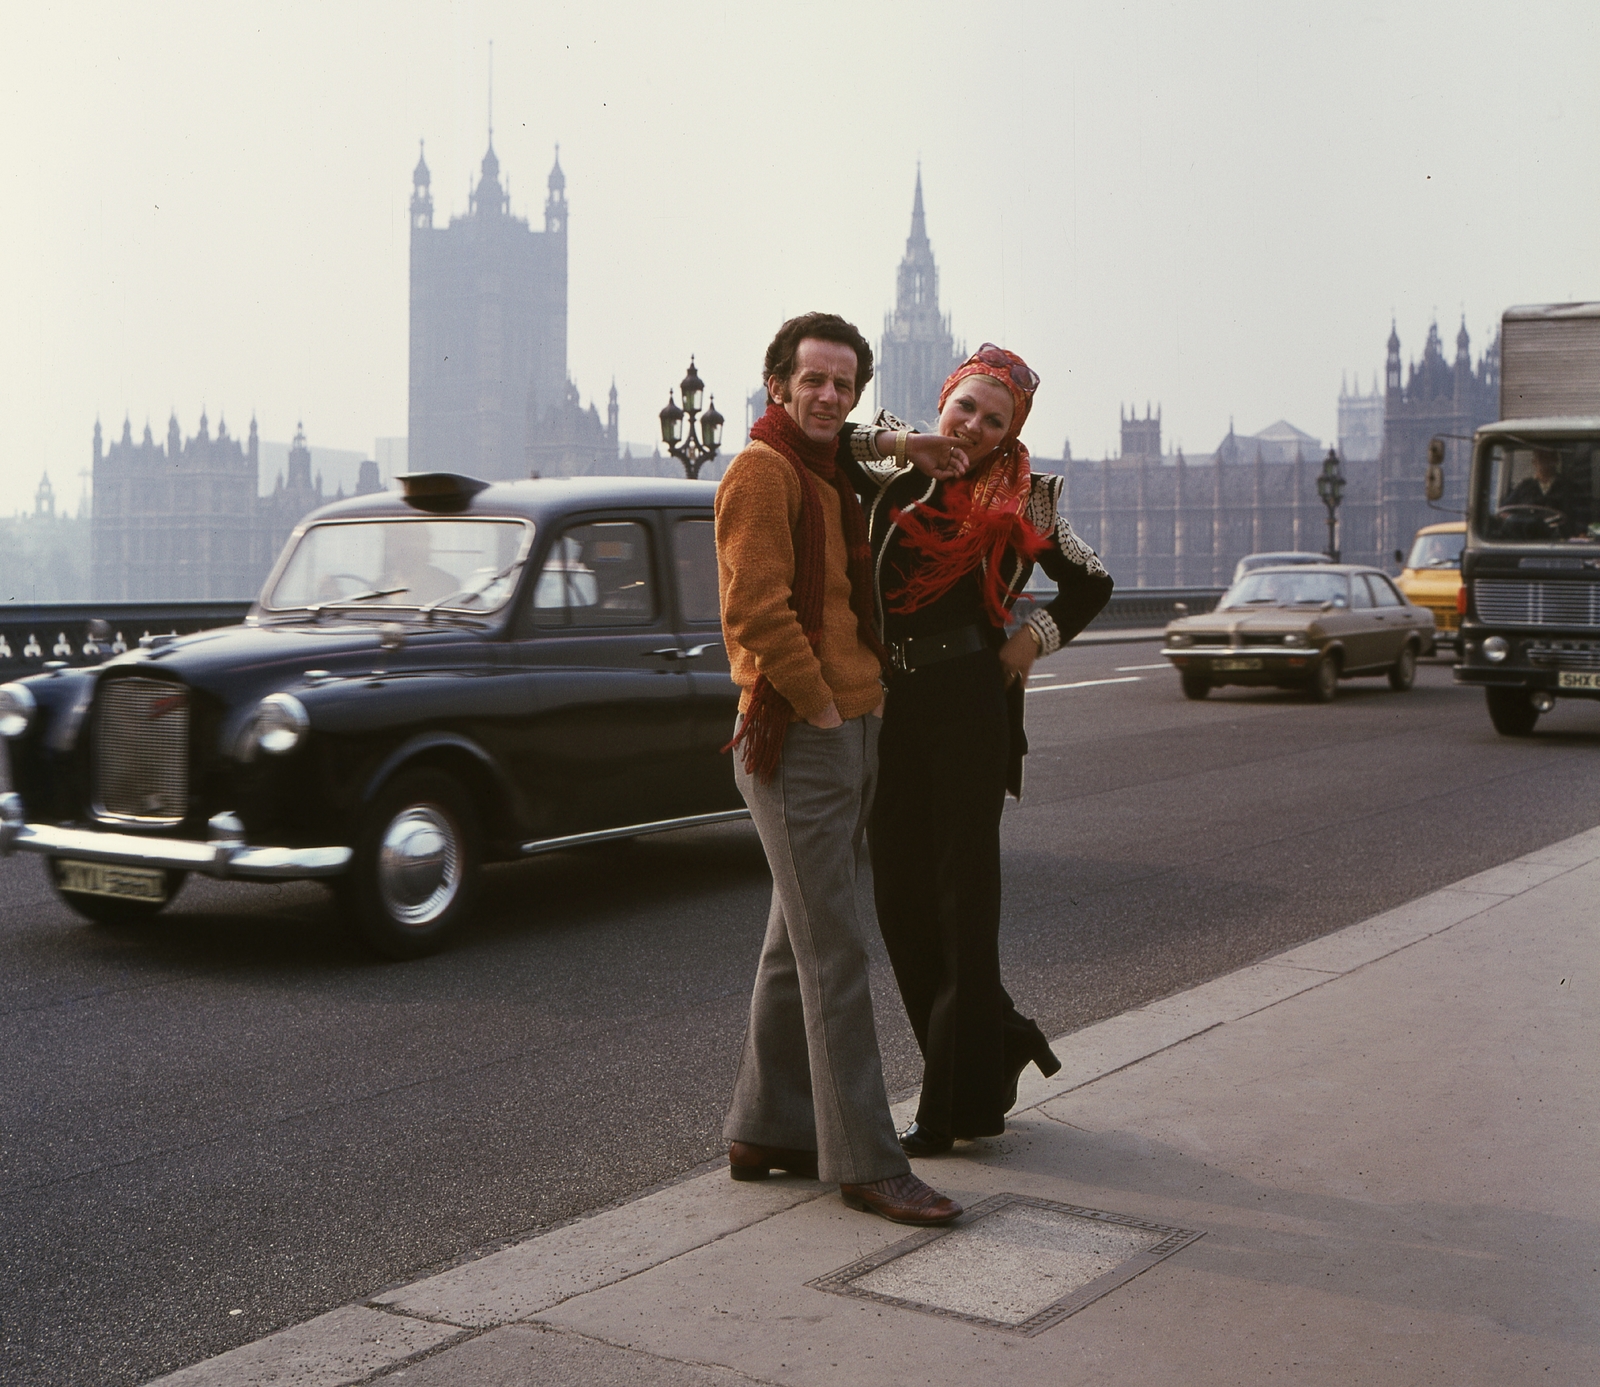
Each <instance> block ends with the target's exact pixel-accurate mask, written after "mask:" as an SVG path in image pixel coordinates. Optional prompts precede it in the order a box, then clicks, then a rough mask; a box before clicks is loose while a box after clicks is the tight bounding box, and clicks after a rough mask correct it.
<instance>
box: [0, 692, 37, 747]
mask: <svg viewBox="0 0 1600 1387" xmlns="http://www.w3.org/2000/svg"><path fill="white" fill-rule="evenodd" d="M38 707H39V705H38V704H37V703H35V702H34V701H33V691H32V690H31V689H29V688H28V686H27V685H26V684H0V737H20V736H21V735H22V734H23V733H24V732H26V731H27V730H28V724H29V723H31V722H32V721H33V715H34V713H35V712H36V711H37V710H38Z"/></svg>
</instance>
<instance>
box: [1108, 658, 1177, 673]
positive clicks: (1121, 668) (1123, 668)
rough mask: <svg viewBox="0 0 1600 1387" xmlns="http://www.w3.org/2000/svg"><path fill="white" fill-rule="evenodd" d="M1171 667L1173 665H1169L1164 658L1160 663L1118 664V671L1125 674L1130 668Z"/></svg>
mask: <svg viewBox="0 0 1600 1387" xmlns="http://www.w3.org/2000/svg"><path fill="white" fill-rule="evenodd" d="M1171 668H1172V666H1171V665H1169V664H1168V663H1167V662H1166V661H1165V660H1163V661H1162V662H1161V663H1160V664H1159V665H1118V666H1117V673H1118V674H1125V673H1126V672H1127V671H1128V670H1130V669H1171Z"/></svg>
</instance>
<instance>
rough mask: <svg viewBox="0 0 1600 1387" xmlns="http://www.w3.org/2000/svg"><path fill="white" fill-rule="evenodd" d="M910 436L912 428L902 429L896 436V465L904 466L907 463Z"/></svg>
mask: <svg viewBox="0 0 1600 1387" xmlns="http://www.w3.org/2000/svg"><path fill="white" fill-rule="evenodd" d="M910 437H911V430H910V429H901V430H900V431H899V432H898V433H897V434H895V436H894V462H895V466H896V467H904V466H905V465H906V439H908V438H910Z"/></svg>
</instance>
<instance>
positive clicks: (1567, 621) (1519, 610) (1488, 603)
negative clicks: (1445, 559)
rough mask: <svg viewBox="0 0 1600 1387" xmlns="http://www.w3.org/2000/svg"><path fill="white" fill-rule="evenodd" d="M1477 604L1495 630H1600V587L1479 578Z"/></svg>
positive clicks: (1474, 591) (1475, 587)
mask: <svg viewBox="0 0 1600 1387" xmlns="http://www.w3.org/2000/svg"><path fill="white" fill-rule="evenodd" d="M1472 596H1473V602H1474V604H1475V605H1476V607H1477V609H1478V617H1479V619H1480V620H1482V621H1486V622H1489V623H1490V624H1491V625H1495V626H1587V627H1591V628H1594V629H1597V630H1600V583H1540V582H1532V583H1524V582H1517V581H1515V580H1507V579H1503V578H1479V579H1478V580H1477V582H1475V583H1474V584H1473V585H1472Z"/></svg>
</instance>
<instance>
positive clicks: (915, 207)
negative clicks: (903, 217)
mask: <svg viewBox="0 0 1600 1387" xmlns="http://www.w3.org/2000/svg"><path fill="white" fill-rule="evenodd" d="M919 250H925V251H927V252H929V254H932V251H933V247H932V246H930V245H929V244H928V221H927V218H926V216H924V214H923V211H922V160H920V159H919V160H917V191H916V192H915V193H914V194H913V195H912V198H911V234H910V235H909V236H907V237H906V255H907V256H910V255H912V254H914V253H915V252H917V251H919Z"/></svg>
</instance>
